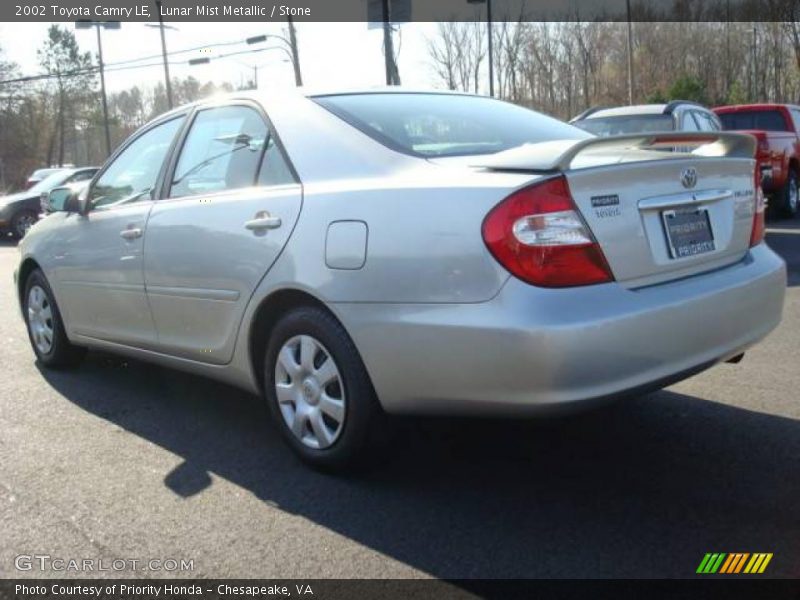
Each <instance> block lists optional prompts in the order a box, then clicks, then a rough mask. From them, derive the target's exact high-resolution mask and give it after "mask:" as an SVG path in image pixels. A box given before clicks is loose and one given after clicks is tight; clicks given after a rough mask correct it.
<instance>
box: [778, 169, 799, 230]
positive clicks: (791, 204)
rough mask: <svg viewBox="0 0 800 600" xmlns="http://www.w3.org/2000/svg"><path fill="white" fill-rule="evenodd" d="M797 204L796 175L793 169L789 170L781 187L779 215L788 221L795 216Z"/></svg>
mask: <svg viewBox="0 0 800 600" xmlns="http://www.w3.org/2000/svg"><path fill="white" fill-rule="evenodd" d="M799 203H800V198H798V184H797V173H796V172H795V170H794V169H789V174H788V175H787V176H786V183H785V184H784V186H783V190H781V203H780V211H781V215H782V216H784V217H786V218H790V219H791V218H792V217H794V216H796V215H797V211H798V204H799Z"/></svg>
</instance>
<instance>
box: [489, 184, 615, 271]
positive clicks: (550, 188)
mask: <svg viewBox="0 0 800 600" xmlns="http://www.w3.org/2000/svg"><path fill="white" fill-rule="evenodd" d="M482 233H483V241H484V242H485V243H486V246H487V247H488V248H489V251H490V252H491V253H492V255H493V256H494V257H495V258H496V259H497V260H498V261H499V262H500V264H501V265H503V266H504V267H505V268H506V269H508V270H509V271H510V272H511V273H512V274H513V275H515V276H516V277H519V278H520V279H522V280H523V281H525V282H527V283H531V284H533V285H538V286H542V287H569V286H578V285H591V284H594V283H603V282H607V281H612V280H613V276H612V275H611V271H610V269H609V268H608V264H607V263H606V259H605V257H604V256H603V252H602V250H601V249H600V246H599V245H598V243H597V242H596V241H595V239H594V237H593V236H592V234H591V232H590V231H589V228H588V227H587V226H586V224H585V223H584V222H583V219H582V218H581V216H580V214H578V211H577V209H576V207H575V203H574V202H573V201H572V196H571V195H570V192H569V186H568V185H567V180H566V178H565V177H564V176H563V175H562V176H560V177H556V178H553V179H547V180H546V181H543V182H541V183H537V184H535V185H532V186H530V187H526V188H523V189H521V190H518V191H516V192H514V193H513V194H511V195H510V196H509V197H508V198H506V199H505V200H503V201H502V202H501V203H500V204H498V205H497V206H495V207H494V208H493V209H492V210H491V211H490V212H489V214H488V215H486V218H485V219H484V221H483V232H482Z"/></svg>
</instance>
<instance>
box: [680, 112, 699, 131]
mask: <svg viewBox="0 0 800 600" xmlns="http://www.w3.org/2000/svg"><path fill="white" fill-rule="evenodd" d="M693 112H694V111H691V110H688V111H686V112H685V113H683V130H684V131H700V126H699V125H698V124H697V122H696V121H695V119H694V114H693Z"/></svg>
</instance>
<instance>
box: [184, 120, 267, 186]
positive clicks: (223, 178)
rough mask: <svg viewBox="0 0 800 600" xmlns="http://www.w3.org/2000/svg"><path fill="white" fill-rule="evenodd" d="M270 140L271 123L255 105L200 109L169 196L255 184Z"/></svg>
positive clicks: (187, 138) (185, 143)
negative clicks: (265, 121)
mask: <svg viewBox="0 0 800 600" xmlns="http://www.w3.org/2000/svg"><path fill="white" fill-rule="evenodd" d="M266 140H267V125H266V123H264V119H262V118H261V115H260V114H259V113H258V112H257V111H256V110H254V109H252V108H248V107H246V106H224V107H220V108H209V109H206V110H202V111H200V112H199V113H198V114H197V116H196V117H195V119H194V122H193V123H192V128H191V129H190V130H189V135H188V136H187V137H186V141H185V142H184V144H183V148H182V149H181V153H180V157H179V158H178V165H177V167H175V174H174V176H173V180H172V186H171V189H170V193H169V197H170V198H179V197H181V196H192V195H195V194H207V193H210V192H219V191H223V190H234V189H237V188H243V187H248V186H252V185H255V182H256V173H257V172H258V165H259V162H260V160H261V155H262V151H263V150H264V143H265V142H266Z"/></svg>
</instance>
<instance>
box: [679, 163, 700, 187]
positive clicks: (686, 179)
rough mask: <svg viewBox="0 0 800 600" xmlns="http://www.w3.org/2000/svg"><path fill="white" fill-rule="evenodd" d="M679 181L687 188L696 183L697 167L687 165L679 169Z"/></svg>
mask: <svg viewBox="0 0 800 600" xmlns="http://www.w3.org/2000/svg"><path fill="white" fill-rule="evenodd" d="M681 183H682V184H683V187H685V188H686V189H687V190H688V189H691V188H693V187H694V186H695V185H697V169H695V168H694V167H688V168H686V169H684V170H683V171H681Z"/></svg>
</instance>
